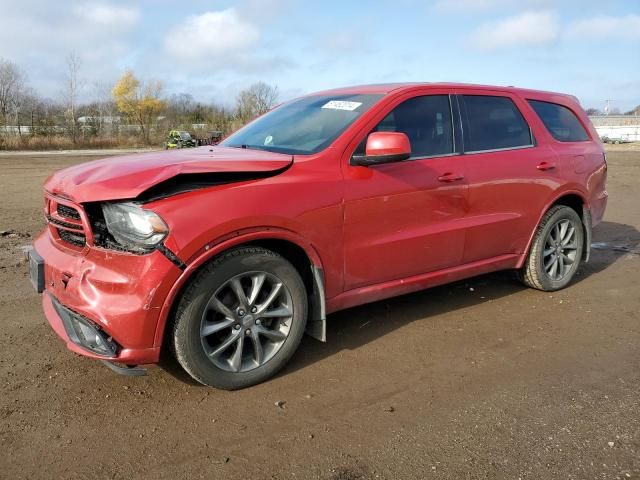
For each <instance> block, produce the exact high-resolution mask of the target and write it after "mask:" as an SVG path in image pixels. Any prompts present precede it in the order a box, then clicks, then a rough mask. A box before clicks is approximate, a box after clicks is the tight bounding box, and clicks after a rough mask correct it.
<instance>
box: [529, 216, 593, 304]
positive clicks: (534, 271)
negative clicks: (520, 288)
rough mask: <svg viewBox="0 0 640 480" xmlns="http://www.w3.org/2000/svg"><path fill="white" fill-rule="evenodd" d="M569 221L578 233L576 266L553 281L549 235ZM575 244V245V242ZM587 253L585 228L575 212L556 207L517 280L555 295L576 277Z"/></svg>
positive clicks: (541, 227)
mask: <svg viewBox="0 0 640 480" xmlns="http://www.w3.org/2000/svg"><path fill="white" fill-rule="evenodd" d="M564 221H569V222H570V226H572V227H573V228H574V230H575V244H576V245H575V246H576V248H575V253H573V252H572V255H575V258H574V261H573V263H572V264H571V265H570V266H569V267H567V270H566V273H565V274H563V276H562V277H561V278H553V277H552V276H551V275H550V274H549V272H547V270H546V269H545V263H544V261H545V256H544V252H545V246H547V241H548V239H549V235H550V232H551V231H552V229H554V228H555V227H556V225H558V224H559V223H560V222H564ZM572 243H573V242H572ZM583 249H584V226H583V224H582V220H581V219H580V217H579V216H578V214H577V213H576V211H575V210H573V209H572V208H570V207H567V206H565V205H555V206H553V207H551V208H550V209H549V211H548V212H547V213H546V214H545V215H544V217H542V220H541V221H540V224H539V225H538V228H537V229H536V233H535V235H534V237H533V242H532V243H531V248H530V249H529V255H528V256H527V259H526V261H525V263H524V266H523V267H522V269H520V270H519V271H518V278H519V279H520V280H521V281H522V283H524V284H525V285H526V286H528V287H531V288H535V289H537V290H542V291H545V292H553V291H556V290H560V289H562V288H564V287H566V286H567V285H568V284H569V282H571V280H572V278H573V276H574V275H575V273H576V271H577V270H578V267H579V265H580V261H581V259H582V252H583Z"/></svg>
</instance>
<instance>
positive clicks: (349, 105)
mask: <svg viewBox="0 0 640 480" xmlns="http://www.w3.org/2000/svg"><path fill="white" fill-rule="evenodd" d="M360 105H362V102H347V101H346V100H331V101H329V102H327V103H325V104H324V105H323V106H322V108H330V109H332V110H347V111H349V112H353V111H354V110H355V109H356V108H358V107H359V106H360Z"/></svg>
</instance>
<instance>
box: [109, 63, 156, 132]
mask: <svg viewBox="0 0 640 480" xmlns="http://www.w3.org/2000/svg"><path fill="white" fill-rule="evenodd" d="M111 93H112V95H113V100H114V102H115V103H116V106H117V107H118V110H120V112H122V113H123V114H124V115H126V116H128V117H129V118H130V119H131V120H133V121H134V122H136V123H137V124H139V125H140V131H141V133H142V137H143V139H144V141H145V142H146V143H147V144H148V143H150V135H151V127H152V126H153V123H154V121H155V120H156V119H157V116H158V115H159V114H160V113H161V112H162V111H163V110H164V109H165V108H166V103H165V102H164V101H163V100H162V82H160V81H152V82H148V83H146V84H145V83H142V82H140V80H138V79H137V78H136V77H135V75H134V74H133V72H132V71H131V70H129V71H127V72H125V73H124V75H122V77H120V79H119V80H118V81H117V82H116V84H115V86H114V87H113V90H112V91H111Z"/></svg>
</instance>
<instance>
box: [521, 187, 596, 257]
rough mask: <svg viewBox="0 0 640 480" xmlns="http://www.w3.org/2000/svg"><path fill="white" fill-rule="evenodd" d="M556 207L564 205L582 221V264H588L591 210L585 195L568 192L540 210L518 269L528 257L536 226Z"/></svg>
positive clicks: (559, 195) (578, 192)
mask: <svg viewBox="0 0 640 480" xmlns="http://www.w3.org/2000/svg"><path fill="white" fill-rule="evenodd" d="M556 205H564V206H567V207H569V208H571V209H572V210H574V211H575V212H576V213H577V214H578V216H579V217H580V220H582V228H583V230H584V248H583V253H582V260H583V261H584V262H588V261H589V258H590V256H591V235H592V234H591V210H590V209H589V204H588V202H587V199H586V197H585V195H584V194H583V193H582V192H580V191H578V190H568V191H564V192H562V193H560V194H558V195H557V196H555V197H554V198H553V199H552V200H551V201H550V202H549V203H548V204H547V205H546V207H545V208H544V209H543V210H542V213H541V214H540V216H539V217H538V221H537V222H536V224H535V226H534V228H533V230H532V231H531V234H530V235H529V241H528V242H527V249H526V250H525V254H524V255H523V256H522V258H521V259H520V261H519V262H518V268H521V267H522V265H523V264H524V262H525V260H526V258H527V256H528V255H529V250H530V249H531V244H532V242H533V238H534V236H535V234H536V230H537V229H538V225H540V222H541V221H542V218H543V217H544V216H545V215H546V214H547V212H548V211H549V210H550V209H551V208H552V207H554V206H556Z"/></svg>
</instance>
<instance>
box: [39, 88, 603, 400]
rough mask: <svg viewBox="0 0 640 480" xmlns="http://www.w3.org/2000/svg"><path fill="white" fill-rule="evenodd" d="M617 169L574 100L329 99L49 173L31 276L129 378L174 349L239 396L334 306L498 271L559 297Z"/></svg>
mask: <svg viewBox="0 0 640 480" xmlns="http://www.w3.org/2000/svg"><path fill="white" fill-rule="evenodd" d="M606 173H607V165H606V161H605V155H604V151H603V147H602V144H601V142H600V140H599V138H598V135H597V133H596V132H595V130H594V129H593V127H592V125H591V124H590V122H589V119H588V118H587V116H586V115H585V113H584V112H583V110H582V109H581V108H580V106H579V104H578V102H577V101H576V99H575V98H574V97H572V96H568V95H561V94H556V93H548V92H540V91H534V90H524V89H518V88H503V87H488V86H474V85H459V84H444V83H443V84H390V85H372V86H361V87H352V88H344V89H338V90H332V91H328V92H322V93H316V94H312V95H309V96H306V97H302V98H300V99H297V100H293V101H290V102H288V103H285V104H283V105H281V106H280V107H278V108H276V109H274V110H272V111H271V112H269V113H267V114H265V115H264V116H262V117H260V118H259V119H257V120H255V121H254V122H252V123H250V124H249V125H247V126H245V127H244V128H242V129H241V130H239V131H238V132H236V133H235V134H233V135H231V136H230V137H229V138H227V139H226V140H224V141H223V142H222V143H221V144H220V145H219V146H215V147H211V146H207V147H203V148H199V149H195V150H188V151H187V150H181V151H174V152H165V153H157V152H154V153H147V154H139V155H131V156H127V157H121V158H118V159H116V160H113V159H105V160H99V161H95V162H90V163H87V164H83V165H77V166H74V167H71V168H68V169H65V170H62V171H60V172H57V173H55V174H54V175H52V176H51V177H50V178H49V179H48V180H47V181H46V183H45V214H46V218H47V221H48V225H47V228H46V229H45V230H44V231H43V232H42V233H41V234H40V235H39V236H38V238H37V239H36V240H35V243H34V250H32V251H31V252H30V268H31V276H32V280H33V283H34V285H35V286H36V288H37V289H38V291H39V292H43V293H44V294H43V296H42V301H43V306H44V311H45V314H46V316H47V319H48V320H49V322H50V324H51V326H52V327H53V329H54V330H55V331H56V332H57V333H58V335H60V336H61V337H62V338H63V339H64V341H65V342H66V343H67V346H68V347H69V348H70V349H71V350H73V351H75V352H77V353H80V354H82V355H86V356H89V357H92V358H96V359H101V360H104V361H105V362H106V363H107V364H108V365H110V366H112V368H114V369H119V370H121V371H124V372H127V373H139V372H141V370H139V369H131V368H127V367H126V366H129V367H130V366H131V365H137V364H148V363H154V362H157V361H158V359H159V357H160V352H161V350H162V349H170V350H171V351H172V352H173V354H174V355H175V357H176V359H177V361H178V362H179V363H180V365H182V367H183V368H184V369H185V370H186V371H187V372H188V373H189V374H190V375H191V376H192V377H193V378H195V379H196V380H198V381H199V382H202V383H204V384H207V385H212V386H215V387H219V388H225V389H235V388H242V387H246V386H249V385H253V384H256V383H258V382H261V381H263V380H265V379H267V378H269V377H271V376H272V375H274V374H275V373H276V372H278V371H279V370H280V369H281V368H282V367H283V366H284V365H285V364H286V362H287V361H288V360H289V359H290V357H291V356H292V355H293V353H294V351H295V350H296V349H297V347H298V345H299V343H300V340H301V338H302V335H303V333H304V332H305V331H306V332H308V333H309V334H310V335H312V336H313V337H315V338H317V339H320V340H322V341H324V340H326V330H325V329H326V326H325V319H326V315H327V314H328V313H331V312H335V311H337V310H341V309H345V308H348V307H352V306H355V305H359V304H363V303H366V302H372V301H376V300H381V299H384V298H388V297H392V296H395V295H401V294H404V293H409V292H413V291H416V290H420V289H424V288H427V287H431V286H434V285H440V284H443V283H448V282H452V281H455V280H460V279H463V278H467V277H471V276H474V275H479V274H482V273H487V272H491V271H496V270H502V269H514V270H515V271H517V272H518V274H519V276H520V278H521V280H522V281H523V282H524V283H525V284H526V285H528V286H530V287H532V288H536V289H539V290H542V291H548V292H549V291H554V290H558V289H560V288H564V287H565V286H567V285H568V284H569V282H570V281H571V279H572V278H573V276H574V274H575V272H576V270H577V269H578V267H579V265H580V263H581V262H582V261H587V260H588V258H589V248H590V243H591V242H590V238H591V230H592V226H594V225H597V224H598V223H599V222H600V221H601V219H602V216H603V213H604V210H605V206H606V203H607V192H606V188H605V182H606ZM118 365H120V366H118ZM122 365H125V366H124V367H123V366H122Z"/></svg>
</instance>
